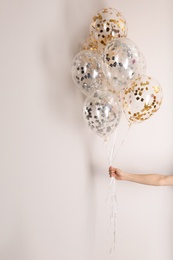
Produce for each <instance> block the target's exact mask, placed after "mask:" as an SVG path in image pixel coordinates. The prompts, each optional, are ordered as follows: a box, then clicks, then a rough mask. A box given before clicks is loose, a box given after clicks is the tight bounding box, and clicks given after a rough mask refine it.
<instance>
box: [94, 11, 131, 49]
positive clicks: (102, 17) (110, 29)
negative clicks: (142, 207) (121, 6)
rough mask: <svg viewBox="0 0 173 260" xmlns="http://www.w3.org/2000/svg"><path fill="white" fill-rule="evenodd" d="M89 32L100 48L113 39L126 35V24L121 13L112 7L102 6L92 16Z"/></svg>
mask: <svg viewBox="0 0 173 260" xmlns="http://www.w3.org/2000/svg"><path fill="white" fill-rule="evenodd" d="M90 33H91V34H92V35H93V36H94V38H95V39H96V41H97V42H98V44H99V47H100V48H101V49H103V48H105V46H106V45H107V44H108V43H109V42H110V41H111V40H113V39H115V38H120V37H126V36H127V24H126V20H125V18H124V17H123V15H122V14H121V13H120V12H119V11H118V10H116V9H114V8H104V9H101V10H100V11H98V13H97V14H96V16H94V17H93V18H92V23H91V25H90Z"/></svg>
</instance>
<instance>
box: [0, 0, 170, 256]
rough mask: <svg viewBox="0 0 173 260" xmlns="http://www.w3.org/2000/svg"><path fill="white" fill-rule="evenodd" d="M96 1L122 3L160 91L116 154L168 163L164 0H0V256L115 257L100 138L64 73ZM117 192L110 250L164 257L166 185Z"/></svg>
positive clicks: (132, 166) (146, 169) (138, 167)
mask: <svg viewBox="0 0 173 260" xmlns="http://www.w3.org/2000/svg"><path fill="white" fill-rule="evenodd" d="M105 6H112V7H115V8H117V9H119V10H120V11H122V12H123V14H124V16H125V17H126V20H127V22H128V27H129V35H128V37H129V38H130V39H132V40H133V41H134V42H136V43H137V45H138V46H139V47H140V49H141V50H142V51H143V53H144V55H145V57H146V60H147V64H148V74H149V75H151V76H153V77H155V78H157V79H158V80H159V81H160V83H161V85H162V87H163V91H164V102H163V105H162V107H161V109H160V111H159V112H158V113H157V114H156V115H155V116H153V118H151V119H149V120H147V121H146V122H145V123H142V124H140V125H135V126H134V127H133V128H132V129H131V131H130V132H129V135H128V137H127V139H126V142H125V144H124V146H123V148H122V150H121V151H120V153H119V155H118V157H117V159H116V161H115V162H114V165H116V166H118V167H120V168H122V169H123V170H126V171H128V172H134V173H139V172H141V173H152V172H156V173H163V174H171V173H173V162H172V154H173V138H172V132H173V116H172V111H173V102H172V100H173V99H172V96H173V78H172V69H173V54H172V53H173V51H172V50H173V49H172V45H173V30H172V24H173V17H172V8H173V3H172V1H171V0H159V1H157V0H153V1H150V0H146V1H142V0H138V1H137V0H132V1H125V0H121V1H120V0H119V1H118V0H117V1H111V0H108V1H106V0H105V1H101V0H98V1H96V0H95V1H93V0H89V1H83V0H73V1H70V0H57V1H56V0H43V1H41V0H30V1H29V0H28V1H27V0H25V1H21V0H15V1H12V0H1V2H0V36H1V40H0V71H1V73H0V90H1V92H0V120H1V121H0V122H1V126H0V152H1V155H0V158H1V163H0V259H1V260H48V259H49V260H50V259H51V260H55V259H58V260H59V259H61V260H69V259H76V260H96V259H97V260H98V259H99V260H107V259H112V258H113V257H110V256H109V255H108V252H107V248H106V246H104V244H105V243H106V236H107V228H108V225H109V220H108V217H109V214H108V209H109V205H108V204H105V202H104V200H105V197H106V195H107V191H108V186H109V178H108V174H107V168H108V163H107V159H106V156H105V154H106V153H105V148H104V146H103V143H102V140H101V139H100V138H99V137H96V136H95V135H94V134H92V133H91V132H90V130H88V129H87V127H86V125H85V123H84V121H83V117H82V105H83V97H82V96H81V94H80V93H79V92H78V90H77V89H76V88H75V87H74V84H73V82H72V79H71V75H70V67H71V61H72V59H73V57H74V55H75V54H76V53H77V52H78V51H79V49H80V44H81V43H82V42H83V40H84V39H85V38H86V37H87V35H88V28H89V23H90V19H91V17H92V16H93V15H94V14H95V12H96V11H97V10H99V9H100V8H102V7H105ZM125 127H127V126H126V124H125V123H122V124H121V125H120V127H119V131H120V132H123V131H125ZM117 194H118V202H119V213H118V224H117V244H116V256H117V258H116V259H118V260H130V259H133V260H139V259H140V260H146V259H147V260H153V259H157V260H163V259H164V260H172V259H173V247H172V241H173V189H172V187H147V186H144V185H138V184H133V183H126V182H119V183H118V190H117ZM107 247H109V245H107ZM114 259H115V258H114Z"/></svg>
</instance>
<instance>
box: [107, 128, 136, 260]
mask: <svg viewBox="0 0 173 260" xmlns="http://www.w3.org/2000/svg"><path fill="white" fill-rule="evenodd" d="M130 127H131V125H129V127H128V130H127V132H126V134H125V135H124V138H123V140H122V142H121V144H120V146H119V148H118V149H117V152H116V153H115V155H114V156H113V154H114V152H115V142H116V137H117V128H116V131H115V134H114V139H113V143H112V148H111V151H110V154H109V151H108V146H107V143H106V151H107V158H108V161H109V166H111V165H112V161H114V160H115V158H116V157H117V155H118V153H119V151H120V149H121V148H122V146H123V144H124V142H125V139H126V137H127V135H128V133H129V130H130ZM110 193H111V197H110V209H111V212H110V225H111V231H112V237H113V239H112V244H111V247H110V251H109V254H110V255H111V254H112V253H113V251H115V244H116V230H117V214H118V200H117V188H116V179H115V178H114V177H111V180H110V185H109V191H108V193H107V197H106V200H105V201H107V199H108V197H109V195H110Z"/></svg>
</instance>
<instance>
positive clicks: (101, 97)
mask: <svg viewBox="0 0 173 260" xmlns="http://www.w3.org/2000/svg"><path fill="white" fill-rule="evenodd" d="M83 114H84V118H85V119H86V121H87V123H88V126H89V128H91V129H92V130H93V131H94V132H95V133H96V134H98V135H99V136H101V137H107V136H109V135H110V134H111V133H112V132H113V131H114V129H115V127H116V126H117V125H118V123H119V121H120V117H121V109H120V107H119V103H118V101H117V100H116V98H115V97H114V96H113V95H112V94H111V93H109V92H107V91H101V90H98V91H96V92H94V93H93V94H91V95H90V96H88V97H87V98H86V100H85V103H84V107H83Z"/></svg>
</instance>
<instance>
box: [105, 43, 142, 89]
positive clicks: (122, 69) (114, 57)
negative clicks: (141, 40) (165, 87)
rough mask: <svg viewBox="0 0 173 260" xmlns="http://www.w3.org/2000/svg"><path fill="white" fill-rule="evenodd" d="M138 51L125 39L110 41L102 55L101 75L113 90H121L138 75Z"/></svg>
mask: <svg viewBox="0 0 173 260" xmlns="http://www.w3.org/2000/svg"><path fill="white" fill-rule="evenodd" d="M139 53H140V52H139V50H138V48H137V46H136V45H135V44H134V43H133V42H132V41H131V40H129V39H127V38H121V39H116V40H113V41H111V42H110V43H109V44H108V45H107V46H106V48H105V51H104V54H103V73H104V75H105V77H107V78H108V80H109V81H110V82H111V84H112V86H113V87H114V88H115V89H118V90H122V89H124V88H125V87H126V86H127V84H128V83H129V82H130V81H131V80H132V79H133V78H134V77H136V76H137V75H138V66H139Z"/></svg>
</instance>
